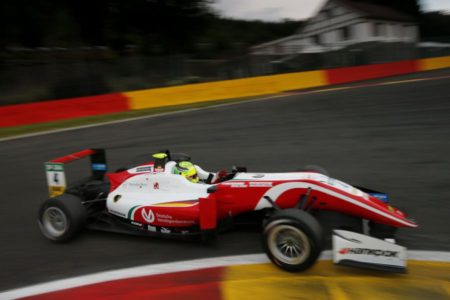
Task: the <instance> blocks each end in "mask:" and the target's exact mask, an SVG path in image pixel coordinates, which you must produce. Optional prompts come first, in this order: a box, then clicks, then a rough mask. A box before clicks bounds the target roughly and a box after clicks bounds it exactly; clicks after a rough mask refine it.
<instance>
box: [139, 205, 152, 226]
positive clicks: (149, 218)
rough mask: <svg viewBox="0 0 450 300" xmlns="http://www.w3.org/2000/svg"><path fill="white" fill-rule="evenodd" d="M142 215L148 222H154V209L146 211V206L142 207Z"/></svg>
mask: <svg viewBox="0 0 450 300" xmlns="http://www.w3.org/2000/svg"><path fill="white" fill-rule="evenodd" d="M141 215H142V218H143V219H144V220H145V222H147V223H153V222H154V221H155V215H154V214H153V211H152V210H151V209H149V210H148V211H146V210H145V207H144V208H142V211H141Z"/></svg>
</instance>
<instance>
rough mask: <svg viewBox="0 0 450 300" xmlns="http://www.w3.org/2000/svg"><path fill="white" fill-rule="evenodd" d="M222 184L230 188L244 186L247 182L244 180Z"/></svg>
mask: <svg viewBox="0 0 450 300" xmlns="http://www.w3.org/2000/svg"><path fill="white" fill-rule="evenodd" d="M222 184H223V185H228V186H230V187H232V188H246V187H247V184H246V183H245V182H224V183H222Z"/></svg>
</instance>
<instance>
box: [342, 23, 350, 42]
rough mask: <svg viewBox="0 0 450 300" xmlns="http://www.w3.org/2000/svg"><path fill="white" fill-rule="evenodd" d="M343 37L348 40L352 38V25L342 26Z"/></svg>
mask: <svg viewBox="0 0 450 300" xmlns="http://www.w3.org/2000/svg"><path fill="white" fill-rule="evenodd" d="M341 37H342V40H344V41H347V40H349V39H350V26H346V27H342V28H341Z"/></svg>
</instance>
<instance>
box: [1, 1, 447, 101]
mask: <svg viewBox="0 0 450 300" xmlns="http://www.w3.org/2000/svg"><path fill="white" fill-rule="evenodd" d="M449 7H450V1H444V0H435V1H433V0H427V1H425V0H397V1H389V0H361V1H351V0H330V1H324V0H321V1H316V0H294V1H292V0H291V1H289V0H284V1H263V0H261V1H256V0H247V1H235V0H216V1H212V0H133V1H124V0H95V1H92V0H65V1H61V0H33V1H27V0H2V1H0V89H1V91H2V93H1V94H0V105H7V104H16V103H23V102H31V101H40V100H50V99H62V98H70V97H79V96H88V95H97V94H104V93H111V92H118V91H130V90H137V89H146V88H152V87H163V86H172V85H179V84H186V83H196V82H207V81H216V80H225V79H233V78H242V77H249V76H259V75H268V74H277V73H286V72H297V71H305V70H314V69H323V68H336V67H343V66H354V65H363V64H371V63H382V62H390V61H398V60H408V59H416V58H427V57H433V56H443V55H450V11H449V10H446V9H449Z"/></svg>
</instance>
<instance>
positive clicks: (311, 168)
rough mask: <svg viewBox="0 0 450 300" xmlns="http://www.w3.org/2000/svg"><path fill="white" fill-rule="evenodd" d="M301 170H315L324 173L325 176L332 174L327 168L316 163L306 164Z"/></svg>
mask: <svg viewBox="0 0 450 300" xmlns="http://www.w3.org/2000/svg"><path fill="white" fill-rule="evenodd" d="M300 171H301V172H315V173H319V174H323V175H325V176H330V174H329V173H328V171H327V170H325V169H324V168H322V167H321V166H316V165H306V166H304V167H303V168H302V169H300Z"/></svg>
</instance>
